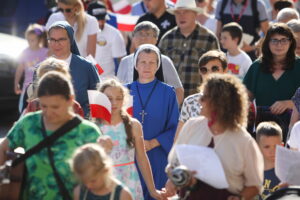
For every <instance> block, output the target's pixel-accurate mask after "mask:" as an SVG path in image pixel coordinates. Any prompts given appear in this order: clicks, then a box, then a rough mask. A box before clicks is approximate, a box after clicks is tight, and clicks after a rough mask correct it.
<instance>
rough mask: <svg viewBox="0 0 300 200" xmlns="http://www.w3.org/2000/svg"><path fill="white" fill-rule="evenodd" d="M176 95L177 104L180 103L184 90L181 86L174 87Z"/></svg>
mask: <svg viewBox="0 0 300 200" xmlns="http://www.w3.org/2000/svg"><path fill="white" fill-rule="evenodd" d="M176 96H177V101H178V105H181V104H182V102H183V97H184V90H183V88H182V87H180V88H176Z"/></svg>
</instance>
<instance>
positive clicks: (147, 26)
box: [133, 21, 160, 39]
mask: <svg viewBox="0 0 300 200" xmlns="http://www.w3.org/2000/svg"><path fill="white" fill-rule="evenodd" d="M149 30H152V31H153V32H154V37H155V38H156V39H158V36H159V33H160V30H159V28H158V27H157V26H156V25H155V24H154V23H152V22H149V21H144V22H141V23H138V24H137V25H136V26H135V28H134V30H133V36H134V35H135V34H136V33H138V32H140V31H149Z"/></svg>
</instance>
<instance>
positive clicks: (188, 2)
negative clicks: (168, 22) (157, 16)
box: [167, 0, 203, 14]
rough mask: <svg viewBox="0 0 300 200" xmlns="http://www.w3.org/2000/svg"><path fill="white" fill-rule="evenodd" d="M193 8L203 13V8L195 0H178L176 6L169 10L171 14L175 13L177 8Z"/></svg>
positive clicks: (192, 9)
mask: <svg viewBox="0 0 300 200" xmlns="http://www.w3.org/2000/svg"><path fill="white" fill-rule="evenodd" d="M181 9H182V10H191V11H194V12H196V13H198V14H200V13H203V9H202V8H199V7H197V5H196V1H195V0H177V2H176V4H175V7H174V8H170V9H168V10H167V11H168V12H169V13H171V14H174V12H175V11H176V10H181Z"/></svg>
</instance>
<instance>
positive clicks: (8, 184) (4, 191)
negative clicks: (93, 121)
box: [0, 116, 81, 200]
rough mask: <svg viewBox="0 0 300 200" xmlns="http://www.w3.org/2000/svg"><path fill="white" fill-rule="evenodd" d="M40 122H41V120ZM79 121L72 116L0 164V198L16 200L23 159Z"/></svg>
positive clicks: (18, 194)
mask: <svg viewBox="0 0 300 200" xmlns="http://www.w3.org/2000/svg"><path fill="white" fill-rule="evenodd" d="M41 121H42V124H43V120H41ZM80 123H81V119H80V118H79V117H77V116H76V117H74V118H73V119H72V120H70V121H68V122H67V123H65V124H64V125H62V126H61V127H60V128H58V129H57V130H56V131H54V133H53V134H51V135H50V136H47V137H46V138H45V139H44V140H42V141H41V142H39V143H38V144H36V145H35V146H34V147H32V148H30V149H29V150H28V151H26V153H25V154H23V155H21V156H17V157H16V158H10V159H9V160H7V161H6V162H5V164H4V165H2V166H0V199H5V200H18V199H20V197H21V191H22V181H23V180H24V176H23V173H22V172H24V171H25V165H24V161H25V160H26V159H27V158H29V157H31V156H32V155H34V154H36V153H38V152H40V151H41V150H42V149H43V148H46V147H49V146H51V145H52V144H53V143H54V142H55V141H56V140H57V139H58V138H59V137H61V136H63V135H64V134H65V133H67V132H69V131H70V130H72V129H73V128H75V127H76V126H77V125H79V124H80Z"/></svg>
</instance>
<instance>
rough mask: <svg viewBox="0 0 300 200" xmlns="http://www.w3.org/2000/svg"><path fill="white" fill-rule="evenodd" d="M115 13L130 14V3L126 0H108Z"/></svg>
mask: <svg viewBox="0 0 300 200" xmlns="http://www.w3.org/2000/svg"><path fill="white" fill-rule="evenodd" d="M110 2H111V4H112V9H113V11H114V12H115V13H120V14H130V13H131V4H130V2H129V1H128V0H110Z"/></svg>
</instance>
